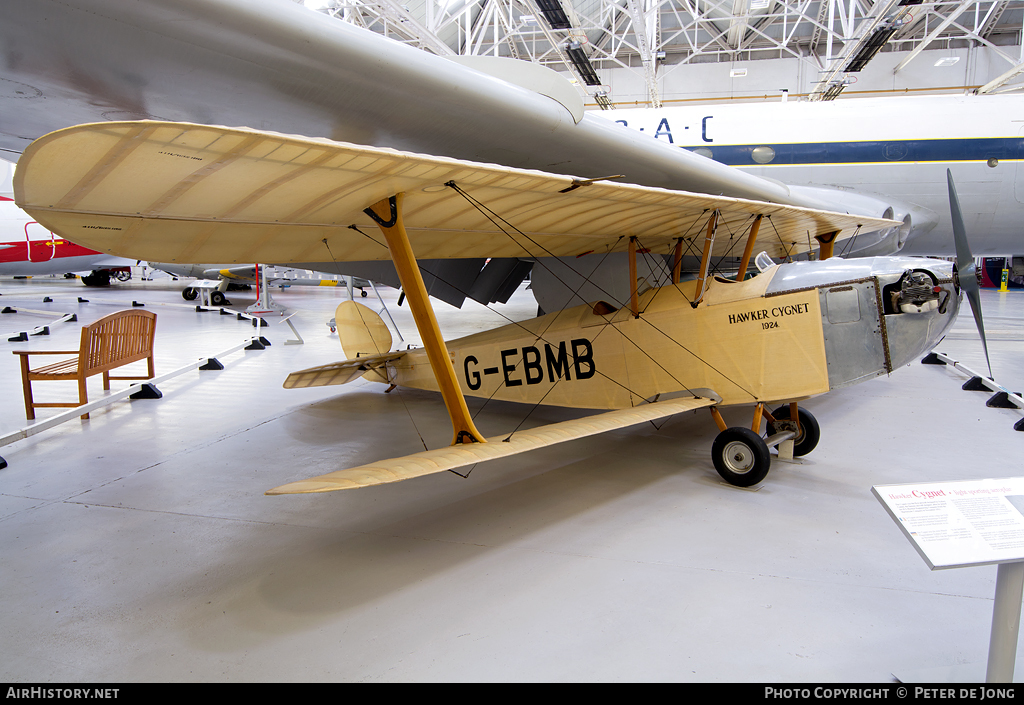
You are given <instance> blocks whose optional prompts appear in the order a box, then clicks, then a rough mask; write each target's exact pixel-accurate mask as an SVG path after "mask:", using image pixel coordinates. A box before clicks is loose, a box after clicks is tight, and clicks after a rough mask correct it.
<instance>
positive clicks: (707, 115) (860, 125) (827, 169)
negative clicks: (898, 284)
mask: <svg viewBox="0 0 1024 705" xmlns="http://www.w3.org/2000/svg"><path fill="white" fill-rule="evenodd" d="M601 116H602V117H604V118H606V119H609V120H613V121H615V122H618V123H619V124H621V125H623V126H625V127H626V128H628V129H633V130H637V131H642V132H643V133H644V134H648V135H653V136H654V137H655V138H656V139H658V140H660V141H661V142H663V143H666V144H672V145H674V146H676V147H679V148H681V149H687V150H690V151H696V152H697V153H700V154H704V155H705V156H709V157H710V158H711V159H713V160H716V161H719V162H721V163H724V164H728V165H730V166H734V167H736V168H739V169H741V170H743V171H745V172H749V173H752V174H756V175H759V176H763V177H768V178H771V179H777V180H778V181H781V182H783V183H785V184H787V185H790V186H798V187H799V186H831V187H838V188H839V189H842V190H853V191H856V192H858V193H862V194H868V195H874V196H878V197H880V198H881V199H882V200H885V199H887V198H891V199H896V200H899V201H903V202H907V203H912V204H916V205H918V206H920V207H922V208H924V209H927V210H928V211H931V212H933V213H934V214H936V215H937V218H936V220H935V225H934V227H931V228H930V229H926V230H925V231H923V232H920V231H919V232H917V233H915V236H914V237H913V238H911V239H910V240H909V242H907V244H906V246H905V247H904V249H903V250H902V252H903V253H906V254H929V255H947V254H953V253H954V249H953V239H952V232H951V226H950V218H949V201H948V195H947V188H946V169H950V170H951V171H952V173H953V177H954V179H955V180H956V185H957V191H958V193H959V198H960V203H961V206H962V208H963V211H964V219H965V223H966V226H967V232H968V234H969V236H970V238H971V247H972V249H973V251H974V253H975V254H976V255H984V254H997V255H998V254H1016V253H1020V252H1022V251H1024V226H1022V222H1024V166H1022V165H1021V162H1020V159H1021V158H1022V157H1024V96H1018V95H1013V96H1010V95H1004V96H970V95H960V96H914V97H888V98H855V99H848V100H836V101H829V102H813V103H811V102H806V101H795V100H790V101H788V102H785V103H783V102H765V103H753V104H718V105H705V104H698V105H692V106H685V107H668V108H661V109H625V110H623V109H619V110H612V111H607V112H603V113H601Z"/></svg>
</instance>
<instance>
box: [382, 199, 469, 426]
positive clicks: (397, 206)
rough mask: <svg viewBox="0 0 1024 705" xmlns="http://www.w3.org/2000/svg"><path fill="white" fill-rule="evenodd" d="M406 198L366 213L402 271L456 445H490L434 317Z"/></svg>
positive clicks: (392, 200)
mask: <svg viewBox="0 0 1024 705" xmlns="http://www.w3.org/2000/svg"><path fill="white" fill-rule="evenodd" d="M403 196H404V194H401V193H398V194H395V195H394V196H391V197H390V198H385V199H383V200H380V201H378V202H377V203H374V204H373V205H372V206H370V207H369V208H367V209H366V211H365V213H366V214H367V215H368V216H370V217H371V218H373V221H374V222H375V223H377V225H378V226H379V227H380V229H381V231H382V232H383V233H384V238H385V239H386V240H387V243H388V249H389V250H390V251H391V259H392V261H394V263H395V269H396V270H397V271H398V279H399V280H400V281H401V282H402V291H404V292H405V298H406V300H407V301H408V302H409V309H410V310H411V311H412V317H413V320H415V321H416V329H417V330H418V331H419V333H420V338H421V339H422V340H423V347H424V348H426V351H427V359H428V360H429V361H430V368H431V369H432V370H433V371H434V378H435V379H436V380H437V386H438V387H439V388H440V389H441V396H442V397H443V398H444V403H445V406H447V407H448V416H450V417H451V420H452V429H453V431H454V436H453V437H452V445H458V444H460V443H474V442H477V443H486V442H487V441H486V440H485V439H484V437H483V435H481V433H480V432H479V431H478V430H476V426H475V425H474V424H473V419H472V417H470V415H469V407H467V406H466V398H465V397H464V396H463V395H462V390H461V389H460V388H459V380H458V378H457V377H456V376H455V368H454V367H453V366H452V359H451V356H450V355H449V354H448V347H447V346H446V345H445V344H444V338H443V337H442V336H441V330H440V328H438V325H437V317H435V316H434V308H433V307H432V306H431V305H430V298H429V297H428V295H427V287H426V286H424V284H423V276H422V275H421V274H420V268H419V266H418V265H417V264H416V256H415V255H414V254H413V251H412V245H410V244H409V236H408V234H407V233H406V231H405V224H404V223H403V221H402V197H403Z"/></svg>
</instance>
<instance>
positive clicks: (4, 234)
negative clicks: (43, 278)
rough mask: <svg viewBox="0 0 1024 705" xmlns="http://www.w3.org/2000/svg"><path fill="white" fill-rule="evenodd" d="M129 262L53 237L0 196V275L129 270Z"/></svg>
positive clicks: (13, 204) (8, 200)
mask: <svg viewBox="0 0 1024 705" xmlns="http://www.w3.org/2000/svg"><path fill="white" fill-rule="evenodd" d="M131 264H132V262H131V261H130V260H126V259H123V258H121V257H114V256H112V255H107V254H103V253H102V252H96V251H95V250H90V249H89V248H87V247H82V246H80V245H76V244H75V243H73V242H71V241H70V240H66V239H64V238H60V237H56V236H55V235H54V234H53V233H51V232H50V231H49V230H47V229H46V228H44V227H43V226H42V225H40V224H39V223H37V222H36V221H35V220H33V219H32V217H31V216H29V215H28V214H27V213H26V212H25V211H23V210H21V209H20V208H18V206H17V205H15V203H14V201H13V200H10V199H9V198H6V197H2V196H0V274H2V275H14V276H36V275H43V274H65V273H68V272H87V271H91V270H95V269H101V268H117V267H128V266H130V265H131Z"/></svg>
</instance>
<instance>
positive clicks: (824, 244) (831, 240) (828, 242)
mask: <svg viewBox="0 0 1024 705" xmlns="http://www.w3.org/2000/svg"><path fill="white" fill-rule="evenodd" d="M837 235H839V231H838V230H836V231H835V232H834V233H825V234H824V235H815V236H814V239H815V240H817V241H818V244H819V247H818V259H819V260H822V259H828V258H829V257H831V256H832V248H833V247H834V246H835V242H836V236H837Z"/></svg>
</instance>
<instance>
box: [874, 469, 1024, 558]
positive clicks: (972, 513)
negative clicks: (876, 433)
mask: <svg viewBox="0 0 1024 705" xmlns="http://www.w3.org/2000/svg"><path fill="white" fill-rule="evenodd" d="M871 491H872V493H874V495H875V497H877V498H878V500H879V501H880V502H881V503H882V506H883V507H885V510H886V511H887V512H889V515H890V516H891V517H892V518H893V520H894V521H895V522H896V523H897V524H898V525H899V527H900V529H902V530H903V533H904V534H906V536H907V538H908V539H910V542H911V544H913V546H914V548H916V549H917V552H918V553H920V554H921V557H922V558H924V560H925V562H926V563H927V564H928V567H929V568H931V569H932V570H939V569H943V568H960V567H963V566H972V565H991V564H993V563H1009V562H1017V561H1024V477H1010V478H1004V479H989V480H961V481H956V482H929V483H912V484H905V485H876V486H875V487H872V488H871Z"/></svg>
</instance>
